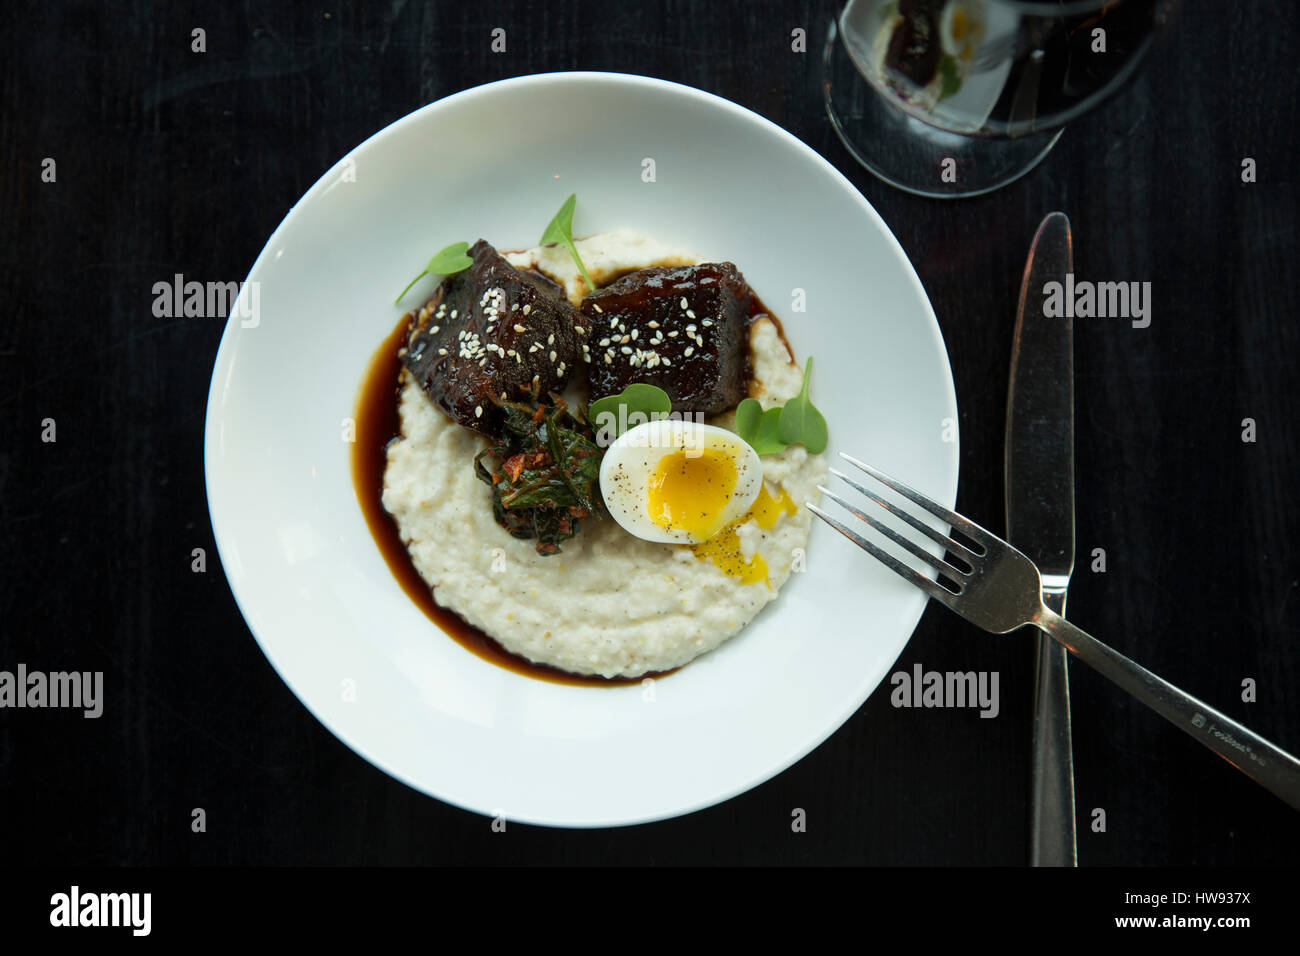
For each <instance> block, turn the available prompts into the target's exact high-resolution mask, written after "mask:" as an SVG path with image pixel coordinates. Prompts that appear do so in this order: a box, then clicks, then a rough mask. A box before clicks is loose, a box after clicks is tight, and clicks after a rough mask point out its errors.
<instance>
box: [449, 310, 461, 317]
mask: <svg viewBox="0 0 1300 956" xmlns="http://www.w3.org/2000/svg"><path fill="white" fill-rule="evenodd" d="M459 311H460V310H459V309H452V310H451V317H452V318H453V319H454V318H456V315H457V313H458V312H459Z"/></svg>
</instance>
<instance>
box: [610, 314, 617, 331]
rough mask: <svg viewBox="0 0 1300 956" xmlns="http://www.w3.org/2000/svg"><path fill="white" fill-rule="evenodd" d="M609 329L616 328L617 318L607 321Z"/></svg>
mask: <svg viewBox="0 0 1300 956" xmlns="http://www.w3.org/2000/svg"><path fill="white" fill-rule="evenodd" d="M609 327H610V328H611V329H615V328H618V317H617V316H616V317H614V318H612V319H610V320H609Z"/></svg>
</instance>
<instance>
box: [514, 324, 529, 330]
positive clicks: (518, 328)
mask: <svg viewBox="0 0 1300 956" xmlns="http://www.w3.org/2000/svg"><path fill="white" fill-rule="evenodd" d="M515 331H516V332H527V331H528V330H527V329H526V328H524V327H523V326H522V325H520V324H519V323H517V322H516V323H515Z"/></svg>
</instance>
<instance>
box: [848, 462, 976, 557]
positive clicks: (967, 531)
mask: <svg viewBox="0 0 1300 956" xmlns="http://www.w3.org/2000/svg"><path fill="white" fill-rule="evenodd" d="M840 457H841V458H843V459H844V460H845V461H847V462H848V463H849V464H851V465H854V466H856V467H858V468H861V469H862V470H863V471H865V472H866V473H867V474H868V475H870V476H871V477H872V478H875V479H876V480H877V481H879V482H883V483H884V484H886V485H888V486H889V487H890V488H892V489H894V491H897V492H898V493H899V494H900V495H902V496H903V497H904V498H907V499H909V500H910V501H915V502H916V503H917V504H918V505H920V506H921V507H922V508H924V509H925V510H926V511H928V512H930V514H932V515H934V516H935V517H936V518H940V519H942V520H943V521H946V522H947V523H948V524H949V525H950V526H952V527H954V528H956V529H957V530H958V531H960V532H961V533H962V534H964V535H966V537H968V538H970V539H971V540H972V541H974V542H976V543H977V544H979V545H980V547H982V548H983V549H984V551H985V552H987V551H988V549H989V545H990V543H991V542H995V541H998V540H999V539H998V537H997V536H996V535H995V534H993V533H992V532H991V531H987V530H985V529H984V528H981V527H980V526H979V525H977V524H976V523H975V522H974V521H970V520H968V519H966V518H963V517H962V516H961V515H959V514H957V512H955V511H950V510H948V509H947V508H945V507H944V506H943V505H941V504H939V502H937V501H934V500H932V499H930V498H927V497H926V496H925V495H923V494H921V493H920V492H919V491H916V490H915V489H913V488H911V487H909V486H908V485H905V484H903V483H902V482H901V481H899V480H898V479H897V478H890V477H889V476H888V475H886V474H885V473H884V472H882V471H878V470H877V469H875V468H872V467H871V466H870V465H868V464H867V463H866V462H861V461H858V460H857V459H856V458H854V457H853V456H851V455H846V454H844V452H840Z"/></svg>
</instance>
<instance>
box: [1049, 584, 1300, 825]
mask: <svg viewBox="0 0 1300 956" xmlns="http://www.w3.org/2000/svg"><path fill="white" fill-rule="evenodd" d="M1031 623H1033V624H1034V625H1035V626H1036V627H1038V628H1040V629H1042V630H1043V631H1045V632H1047V634H1049V635H1050V636H1051V637H1052V638H1053V639H1054V640H1056V641H1057V642H1058V643H1060V644H1061V645H1062V646H1063V647H1065V649H1066V650H1068V651H1069V652H1070V653H1071V654H1073V655H1074V656H1075V657H1077V658H1079V659H1080V660H1081V661H1083V662H1084V663H1085V664H1087V665H1089V666H1090V667H1092V668H1093V669H1094V670H1096V671H1098V672H1100V673H1101V674H1102V676H1104V677H1108V678H1109V679H1110V680H1112V681H1114V682H1115V683H1116V684H1118V685H1119V686H1120V687H1122V688H1123V689H1124V690H1126V691H1128V692H1129V693H1130V694H1132V695H1133V696H1134V697H1136V698H1137V699H1138V700H1140V701H1142V703H1144V704H1146V705H1147V706H1148V707H1150V708H1151V709H1152V710H1154V711H1155V712H1156V713H1158V714H1160V715H1161V716H1162V717H1164V718H1165V719H1166V720H1168V721H1169V722H1170V723H1171V724H1173V725H1174V726H1175V727H1177V728H1179V729H1180V730H1182V731H1184V732H1186V733H1187V734H1190V735H1191V736H1192V737H1193V738H1195V739H1196V740H1198V741H1200V742H1201V743H1202V744H1204V745H1205V746H1207V747H1209V748H1210V749H1211V750H1213V751H1214V752H1215V753H1217V754H1218V755H1219V756H1220V757H1222V758H1223V759H1225V760H1226V761H1228V763H1230V764H1232V765H1233V766H1234V767H1236V768H1237V769H1238V770H1240V771H1241V772H1242V773H1244V774H1245V775H1246V776H1248V777H1250V778H1251V779H1252V780H1254V781H1255V782H1256V783H1258V784H1259V785H1260V786H1262V787H1264V788H1265V789H1267V790H1270V791H1272V792H1273V793H1274V794H1275V795H1277V796H1278V797H1280V798H1281V799H1282V800H1284V801H1285V802H1286V803H1288V804H1290V805H1291V806H1292V807H1294V808H1295V809H1297V810H1300V760H1296V758H1295V757H1293V756H1291V754H1289V753H1287V752H1286V751H1285V750H1283V749H1282V748H1281V747H1278V746H1276V745H1275V744H1272V743H1270V742H1269V741H1267V740H1265V739H1264V738H1263V737H1261V736H1259V734H1257V733H1255V732H1254V731H1252V730H1250V729H1248V728H1246V727H1244V726H1242V725H1241V724H1239V723H1237V721H1235V720H1233V719H1232V718H1231V717H1228V716H1227V715H1226V714H1223V713H1221V712H1220V711H1218V710H1215V709H1214V708H1213V707H1211V706H1210V705H1209V704H1207V703H1205V702H1203V701H1201V700H1198V699H1197V698H1195V697H1193V696H1192V695H1191V694H1188V693H1186V692H1184V691H1182V690H1179V689H1178V688H1177V687H1175V686H1174V685H1173V684H1171V683H1169V681H1167V680H1165V679H1163V678H1161V677H1157V676H1156V675H1155V674H1153V673H1151V672H1150V671H1149V670H1147V669H1146V668H1145V667H1142V666H1141V665H1139V664H1136V663H1134V662H1133V661H1131V660H1129V659H1128V658H1127V657H1125V656H1124V655H1123V654H1121V653H1119V651H1117V650H1115V649H1114V648H1111V647H1108V646H1106V645H1105V644H1103V643H1102V642H1101V641H1099V640H1097V639H1096V638H1095V637H1093V636H1092V635H1091V634H1088V633H1087V632H1086V631H1082V630H1080V629H1079V628H1077V627H1075V626H1074V625H1073V624H1071V623H1070V622H1069V621H1067V620H1066V619H1065V618H1063V617H1061V615H1059V614H1057V613H1056V612H1055V611H1052V610H1050V609H1049V608H1047V607H1046V606H1044V607H1043V608H1042V610H1041V611H1040V612H1039V614H1038V616H1037V617H1036V618H1034V620H1033V621H1032V622H1031Z"/></svg>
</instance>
